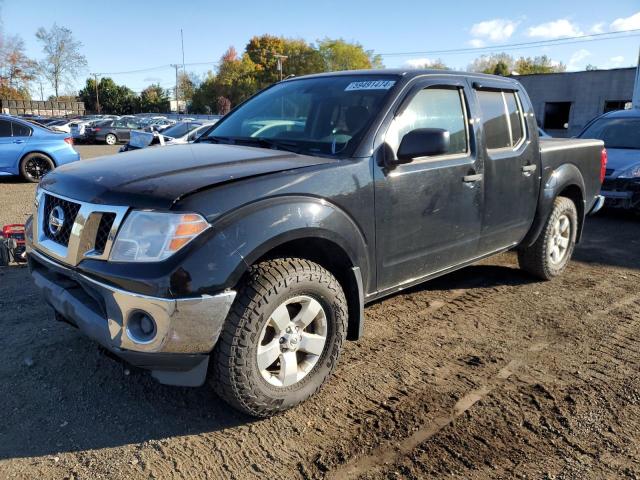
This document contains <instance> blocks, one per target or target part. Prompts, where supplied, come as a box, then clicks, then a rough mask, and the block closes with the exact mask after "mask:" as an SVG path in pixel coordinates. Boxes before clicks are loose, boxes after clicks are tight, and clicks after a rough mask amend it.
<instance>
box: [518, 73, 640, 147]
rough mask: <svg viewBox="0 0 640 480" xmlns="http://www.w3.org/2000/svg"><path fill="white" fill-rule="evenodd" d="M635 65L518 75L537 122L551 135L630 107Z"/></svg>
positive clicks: (577, 128)
mask: <svg viewBox="0 0 640 480" xmlns="http://www.w3.org/2000/svg"><path fill="white" fill-rule="evenodd" d="M635 76H636V69H635V68H614V69H611V70H589V71H586V72H562V73H546V74H538V75H519V76H518V77H517V79H518V80H519V81H520V82H521V83H522V85H523V86H524V88H525V89H526V90H527V93H528V94H529V97H530V98H531V103H532V104H533V108H534V110H535V112H536V117H537V119H538V124H539V125H540V126H541V127H542V128H544V129H545V130H546V131H547V132H548V133H549V135H551V136H554V137H572V136H574V135H577V134H578V133H580V131H581V130H582V128H583V127H584V126H585V124H586V123H587V122H588V121H589V120H591V119H592V118H594V117H596V116H598V115H600V114H602V113H604V112H608V111H611V110H621V109H624V108H630V105H631V98H632V96H633V84H634V81H635Z"/></svg>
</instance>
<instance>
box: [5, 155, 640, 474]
mask: <svg viewBox="0 0 640 480" xmlns="http://www.w3.org/2000/svg"><path fill="white" fill-rule="evenodd" d="M80 148H82V147H80ZM88 155H89V153H87V154H85V153H83V156H88ZM6 190H9V191H10V192H9V193H8V192H6ZM32 190H33V187H32V186H30V185H26V184H21V183H15V182H12V183H5V184H0V192H1V195H2V196H1V197H0V202H1V205H2V207H3V208H2V212H0V213H1V215H2V217H1V218H0V223H3V222H7V221H9V220H20V219H21V218H22V216H23V215H24V213H25V212H26V211H27V210H28V208H25V205H27V206H28V205H29V204H30V202H31V195H32ZM7 212H12V213H11V214H9V215H8V214H7ZM12 215H13V216H12ZM639 282H640V221H638V219H637V218H634V217H631V216H625V215H619V214H611V213H605V214H600V215H598V216H596V217H592V218H589V220H588V222H587V226H586V231H585V236H584V240H583V243H582V244H581V245H580V246H579V247H578V248H577V250H576V252H575V259H574V261H573V262H572V263H571V265H570V266H569V268H568V269H567V271H566V273H565V274H564V275H563V276H562V277H561V278H558V279H556V280H554V281H552V282H538V281H535V280H533V279H532V278H530V277H528V276H526V275H525V274H523V273H521V272H520V271H519V270H518V269H517V268H516V264H515V256H514V255H513V254H504V255H500V256H497V257H494V258H491V259H489V260H487V261H484V262H482V263H481V264H479V265H475V266H472V267H468V268H466V269H463V270H461V271H459V272H456V273H454V274H451V275H448V276H446V277H443V278H441V279H438V280H435V281H432V282H429V283H427V284H425V285H422V286H420V287H417V288H414V289H411V290H409V291H406V292H403V293H402V294H400V295H396V296H393V297H390V298H388V299H386V300H383V301H379V302H377V303H375V304H373V305H370V306H369V307H368V308H367V309H366V311H365V313H366V325H365V336H364V338H363V339H362V340H360V341H359V342H355V343H353V342H350V343H348V344H347V345H346V348H345V351H344V355H343V356H342V358H341V360H340V364H339V365H338V368H337V371H336V374H335V376H334V377H333V379H332V380H330V381H329V383H328V384H327V385H326V386H325V387H324V388H323V389H322V391H321V392H320V393H319V395H317V396H316V397H315V398H313V399H311V400H310V401H308V402H307V403H305V404H303V405H301V406H300V407H298V408H296V409H294V410H292V411H289V412H287V413H285V414H284V415H280V416H277V417H274V418H271V419H266V420H260V421H257V420H254V419H251V418H249V417H246V416H243V415H241V414H238V413H236V412H234V411H233V410H231V409H230V408H229V407H227V406H226V405H225V404H224V403H222V402H221V401H220V400H219V399H217V398H216V397H215V395H214V394H213V393H212V392H211V391H210V390H209V389H208V388H207V387H202V388H197V389H187V388H172V387H166V386H162V385H158V384H157V383H155V382H154V381H153V380H152V379H151V378H150V377H149V375H148V374H147V373H146V372H142V371H138V370H133V369H131V370H130V369H128V368H127V367H126V366H124V365H123V364H121V363H118V362H116V361H114V360H112V359H111V358H109V357H107V356H105V355H104V354H103V353H102V352H101V351H100V350H99V349H98V348H96V345H95V344H93V343H92V342H91V341H89V340H88V339H86V338H85V337H83V336H82V335H80V334H79V333H78V332H77V331H75V330H73V329H72V328H71V327H69V326H67V325H64V324H58V323H55V322H54V321H53V320H52V314H51V310H50V309H49V308H48V307H47V306H46V305H44V304H43V302H42V301H41V299H40V297H39V295H38V294H37V292H36V291H35V289H34V288H33V287H32V285H31V282H30V280H29V276H28V273H27V271H26V269H25V268H21V267H9V268H5V269H0V309H1V311H2V312H3V313H2V316H1V317H0V321H1V322H2V331H3V335H2V336H0V382H1V383H0V384H1V385H2V388H0V405H1V406H2V409H3V412H4V413H3V416H2V421H0V478H41V479H48V478H83V479H84V478H86V479H102V478H105V479H106V478H109V479H111V478H114V479H131V478H136V479H137V478H143V479H147V478H176V479H177V478H211V479H218V478H236V479H251V478H312V479H319V478H333V479H345V478H365V479H388V478H415V479H422V478H440V477H445V476H447V477H451V478H465V479H466V478H471V479H480V478H546V479H552V478H555V479H569V478H571V479H574V478H575V479H583V478H638V477H639V476H640V377H639V376H638V367H640V340H638V338H640V337H639V334H640V288H639V287H638V284H639Z"/></svg>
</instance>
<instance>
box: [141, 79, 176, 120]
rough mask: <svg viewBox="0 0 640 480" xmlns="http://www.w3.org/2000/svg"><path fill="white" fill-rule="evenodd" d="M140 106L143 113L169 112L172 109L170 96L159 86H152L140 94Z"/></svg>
mask: <svg viewBox="0 0 640 480" xmlns="http://www.w3.org/2000/svg"><path fill="white" fill-rule="evenodd" d="M138 106H139V109H140V111H142V112H153V113H162V112H168V111H169V109H170V103H169V94H168V93H167V91H166V90H165V89H164V88H162V87H161V86H160V85H158V84H155V85H150V86H148V87H147V88H145V89H144V90H143V91H142V92H140V98H139V102H138Z"/></svg>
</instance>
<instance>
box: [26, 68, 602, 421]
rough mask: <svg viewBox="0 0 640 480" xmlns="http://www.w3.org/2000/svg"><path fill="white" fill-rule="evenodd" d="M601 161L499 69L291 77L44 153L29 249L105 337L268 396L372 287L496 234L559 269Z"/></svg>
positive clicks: (472, 253) (112, 347) (393, 288)
mask: <svg viewBox="0 0 640 480" xmlns="http://www.w3.org/2000/svg"><path fill="white" fill-rule="evenodd" d="M471 119H473V120H474V121H473V122H472V121H471ZM605 164H606V155H605V151H604V148H603V142H602V141H600V140H575V139H549V140H538V135H537V133H536V124H535V118H534V115H533V107H532V105H531V102H530V101H529V98H528V96H527V94H526V92H525V91H524V89H523V87H522V85H520V83H518V82H517V81H516V80H515V79H512V78H504V77H495V76H490V75H482V74H466V73H455V72H443V71H441V70H432V71H420V70H416V71H414V70H410V71H405V70H386V71H381V70H369V71H358V72H341V73H337V72H333V73H330V74H321V75H312V76H306V77H298V78H293V79H289V80H285V81H283V82H279V83H276V84H274V85H272V86H270V87H268V88H267V89H265V90H263V91H262V92H260V93H259V94H257V95H256V96H254V97H252V98H251V99H249V100H248V101H246V102H245V103H243V104H242V105H241V106H239V107H238V108H236V109H235V110H233V111H232V112H230V113H229V114H227V115H226V116H225V117H224V118H222V119H221V120H220V121H219V122H218V123H217V124H216V125H214V126H213V127H212V128H210V129H209V130H208V132H207V133H206V134H205V135H204V136H202V137H200V139H199V140H198V141H197V142H195V143H193V144H188V145H176V146H174V147H171V148H148V149H142V150H138V151H135V152H130V153H128V154H126V155H113V156H109V157H103V158H101V159H96V160H94V161H91V162H81V163H80V164H75V165H69V166H65V167H62V168H60V169H57V170H55V171H54V172H52V173H51V174H49V175H47V176H46V177H45V179H44V180H43V182H42V185H41V188H40V189H39V190H38V191H37V194H36V195H37V201H36V205H37V208H36V209H35V211H34V215H33V218H32V219H31V220H30V221H29V223H28V225H27V228H26V231H27V238H28V249H29V263H30V270H31V272H32V273H31V274H32V276H33V279H34V281H35V283H36V285H37V286H38V287H39V289H40V290H41V291H42V292H43V294H44V297H45V299H46V301H47V302H48V303H49V304H50V305H52V306H53V308H54V310H55V311H56V312H57V317H58V319H60V320H63V321H65V322H68V323H70V324H72V325H74V326H76V327H78V328H79V329H80V330H81V331H82V332H84V333H85V334H87V335H88V336H90V337H91V338H93V339H94V340H96V341H97V342H99V343H100V344H102V345H103V346H104V347H105V348H106V349H108V350H109V351H111V352H113V353H114V354H115V355H117V356H119V357H121V358H123V359H125V360H126V361H128V362H131V363H133V364H135V365H138V366H142V367H144V368H147V369H149V370H151V372H152V375H153V377H155V378H156V379H157V380H159V381H160V382H162V383H166V384H171V385H187V386H198V385H202V384H203V383H204V382H205V379H206V378H209V382H210V383H211V385H212V386H213V387H214V388H215V389H216V390H217V391H218V392H219V394H220V395H221V397H222V398H224V399H225V400H226V401H227V402H229V403H230V404H231V405H233V406H234V407H236V408H238V409H240V410H242V411H244V412H247V413H249V414H252V415H256V416H268V415H271V414H273V413H275V412H279V411H282V410H286V409H288V408H291V407H293V406H294V405H296V404H298V403H300V402H302V401H304V400H305V399H307V398H308V397H310V396H311V395H313V394H314V393H315V392H316V391H317V390H318V389H319V388H320V387H321V385H322V384H323V383H324V382H325V381H326V380H327V378H328V377H329V375H330V374H331V372H332V371H333V370H334V368H335V367H336V364H337V362H338V357H339V356H340V351H341V349H342V346H343V343H344V341H345V340H346V339H357V338H359V337H360V336H361V335H362V332H363V328H366V326H365V325H364V314H363V311H364V310H363V307H364V304H365V303H367V302H372V301H374V300H376V299H379V298H381V297H384V296H386V295H390V294H393V293H394V292H398V291H400V290H403V289H406V288H408V287H411V286H412V285H416V284H418V283H420V282H424V281H426V280H429V279H432V278H434V277H437V276H440V275H443V274H445V273H447V272H451V271H453V270H456V269H459V268H462V267H464V266H466V265H469V264H471V263H473V262H475V261H477V260H478V259H480V258H484V257H487V256H489V255H493V254H496V253H499V252H504V251H506V250H512V249H516V250H517V252H518V260H519V262H520V266H521V267H522V268H523V269H524V270H526V271H527V272H530V273H531V274H533V275H535V276H537V277H538V278H542V279H552V278H554V277H556V276H558V275H560V274H561V273H562V272H563V271H564V269H565V267H566V266H567V264H568V262H569V259H570V258H571V255H572V252H573V249H574V246H575V244H576V242H578V241H579V240H580V237H581V235H582V228H583V225H584V221H585V215H586V214H587V213H588V212H589V211H590V210H596V209H597V208H599V207H600V205H601V202H600V201H599V200H600V198H599V196H598V192H599V190H600V184H601V181H602V178H601V173H602V172H603V171H604V170H603V169H604V165H605ZM55 208H59V209H61V211H62V212H63V213H64V215H63V216H60V215H58V214H57V213H56V214H55V215H54V214H53V213H52V212H54V209H55ZM78 211H82V212H83V214H82V215H76V212H78ZM58 213H59V212H58ZM60 218H63V221H59V219H60ZM96 225H100V227H99V228H97V229H96V228H95V227H96ZM50 227H51V228H50ZM425 348H428V346H425ZM401 353H402V352H398V354H401ZM209 365H211V371H210V372H209V375H208V376H207V371H208V369H209Z"/></svg>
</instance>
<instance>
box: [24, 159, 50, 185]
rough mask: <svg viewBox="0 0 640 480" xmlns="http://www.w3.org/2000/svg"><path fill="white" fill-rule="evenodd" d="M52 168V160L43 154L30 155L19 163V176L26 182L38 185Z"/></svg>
mask: <svg viewBox="0 0 640 480" xmlns="http://www.w3.org/2000/svg"><path fill="white" fill-rule="evenodd" d="M54 168H55V165H54V163H53V160H51V158H49V157H48V156H47V155H45V154H44V153H30V154H28V155H26V156H25V157H24V158H23V159H22V161H21V162H20V175H22V178H24V179H25V180H26V181H28V182H33V183H38V182H39V181H40V180H41V179H42V177H44V176H45V175H46V174H47V173H49V172H50V171H51V170H53V169H54Z"/></svg>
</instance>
